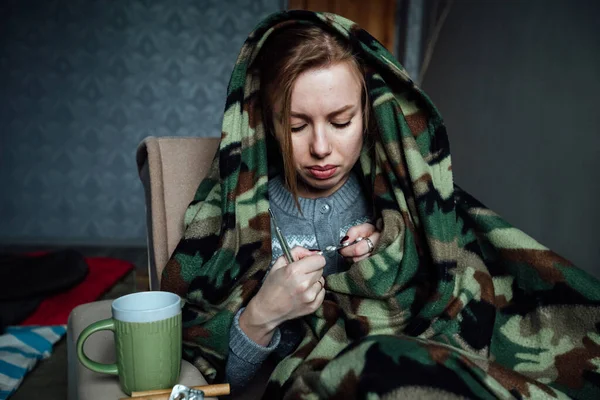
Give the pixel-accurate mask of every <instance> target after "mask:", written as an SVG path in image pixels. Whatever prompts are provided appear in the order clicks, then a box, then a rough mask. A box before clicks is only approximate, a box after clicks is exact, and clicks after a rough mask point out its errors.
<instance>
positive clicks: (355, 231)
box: [339, 223, 381, 262]
mask: <svg viewBox="0 0 600 400" xmlns="http://www.w3.org/2000/svg"><path fill="white" fill-rule="evenodd" d="M380 235H381V233H380V232H379V231H378V230H377V228H375V225H373V224H369V223H364V224H360V225H355V226H353V227H352V228H350V229H348V232H346V236H345V237H344V238H343V239H342V244H344V243H352V242H354V241H355V240H356V239H358V238H359V237H362V238H363V240H361V241H360V242H358V243H355V244H353V245H351V246H348V247H344V248H342V249H340V250H339V253H340V254H341V255H342V256H344V257H346V258H348V259H350V260H352V261H353V262H358V261H360V260H364V259H365V258H367V257H369V256H370V255H371V253H372V252H373V249H374V248H375V247H377V243H379V236H380ZM367 239H368V240H367ZM369 240H370V241H371V245H369Z"/></svg>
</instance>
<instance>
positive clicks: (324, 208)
mask: <svg viewBox="0 0 600 400" xmlns="http://www.w3.org/2000/svg"><path fill="white" fill-rule="evenodd" d="M329 208H330V207H329V204H323V205H322V206H321V213H323V214H327V213H328V212H329Z"/></svg>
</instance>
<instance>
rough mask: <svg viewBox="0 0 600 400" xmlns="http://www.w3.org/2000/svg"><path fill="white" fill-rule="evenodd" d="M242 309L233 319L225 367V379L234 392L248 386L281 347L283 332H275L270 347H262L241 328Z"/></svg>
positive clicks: (277, 330)
mask: <svg viewBox="0 0 600 400" xmlns="http://www.w3.org/2000/svg"><path fill="white" fill-rule="evenodd" d="M244 309H245V308H242V309H240V311H238V313H237V314H236V315H235V318H234V319H233V324H232V325H231V329H230V330H229V355H228V357H227V363H226V365H225V379H226V381H227V382H228V383H229V384H230V385H231V390H232V392H234V391H237V390H239V389H242V388H244V387H245V386H247V385H248V384H249V383H250V381H251V380H252V378H253V377H254V375H255V374H256V372H257V371H258V370H259V369H260V366H261V365H262V363H263V362H264V361H265V360H266V359H267V357H268V356H269V355H270V354H271V353H272V352H273V351H274V350H275V349H276V348H277V346H279V343H280V341H281V332H280V330H279V328H277V329H276V330H275V333H274V334H273V338H272V339H271V342H270V343H269V345H268V346H266V347H265V346H261V345H259V344H257V343H255V342H254V341H253V340H252V339H250V338H249V337H248V336H247V335H246V334H245V333H244V331H243V330H242V328H240V321H239V320H240V315H241V313H242V312H243V311H244Z"/></svg>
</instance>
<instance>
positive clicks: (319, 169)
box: [307, 165, 337, 179]
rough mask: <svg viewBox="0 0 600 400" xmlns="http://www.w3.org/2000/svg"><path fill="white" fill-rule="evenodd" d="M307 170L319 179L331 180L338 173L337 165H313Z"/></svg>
mask: <svg viewBox="0 0 600 400" xmlns="http://www.w3.org/2000/svg"><path fill="white" fill-rule="evenodd" d="M307 169H308V172H309V173H310V174H311V175H312V176H313V177H314V178H317V179H329V178H331V177H332V176H333V175H334V174H335V173H336V172H337V167H336V166H335V165H324V166H321V165H313V166H312V167H308V168H307Z"/></svg>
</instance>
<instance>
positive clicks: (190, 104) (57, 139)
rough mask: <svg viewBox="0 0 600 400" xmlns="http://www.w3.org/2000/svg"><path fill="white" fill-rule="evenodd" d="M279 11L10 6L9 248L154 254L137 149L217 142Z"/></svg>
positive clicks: (264, 0)
mask: <svg viewBox="0 0 600 400" xmlns="http://www.w3.org/2000/svg"><path fill="white" fill-rule="evenodd" d="M281 5H282V2H281V1H279V0H258V1H257V0H227V1H223V0H198V1H193V0H163V1H161V0H155V1H152V0H127V1H109V0H96V1H92V0H62V1H60V0H39V1H18V0H9V1H6V0H4V1H2V2H0V86H1V87H2V90H1V91H0V241H2V242H6V243H9V242H19V243H28V242H29V243H34V242H49V243H61V242H63V243H85V244H93V243H112V242H125V243H130V244H132V243H139V244H143V243H145V237H146V233H145V229H146V228H145V209H144V199H143V190H142V186H141V183H140V182H139V179H138V176H137V171H136V165H135V150H136V147H137V145H138V143H139V142H140V141H141V140H142V139H143V138H144V137H146V136H148V135H154V136H167V135H174V136H188V135H191V136H219V135H220V131H221V126H220V125H221V118H222V113H223V106H224V101H225V94H226V87H227V83H228V80H229V74H230V72H231V69H232V67H233V63H234V62H235V59H236V57H237V53H238V51H239V49H240V47H241V45H242V43H243V42H244V40H245V38H246V36H247V34H248V33H249V32H250V31H251V30H252V28H253V27H254V26H255V24H256V23H257V22H258V21H259V20H260V19H261V18H263V17H264V16H266V15H267V14H269V13H271V12H274V11H277V10H279V9H280V7H281Z"/></svg>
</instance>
